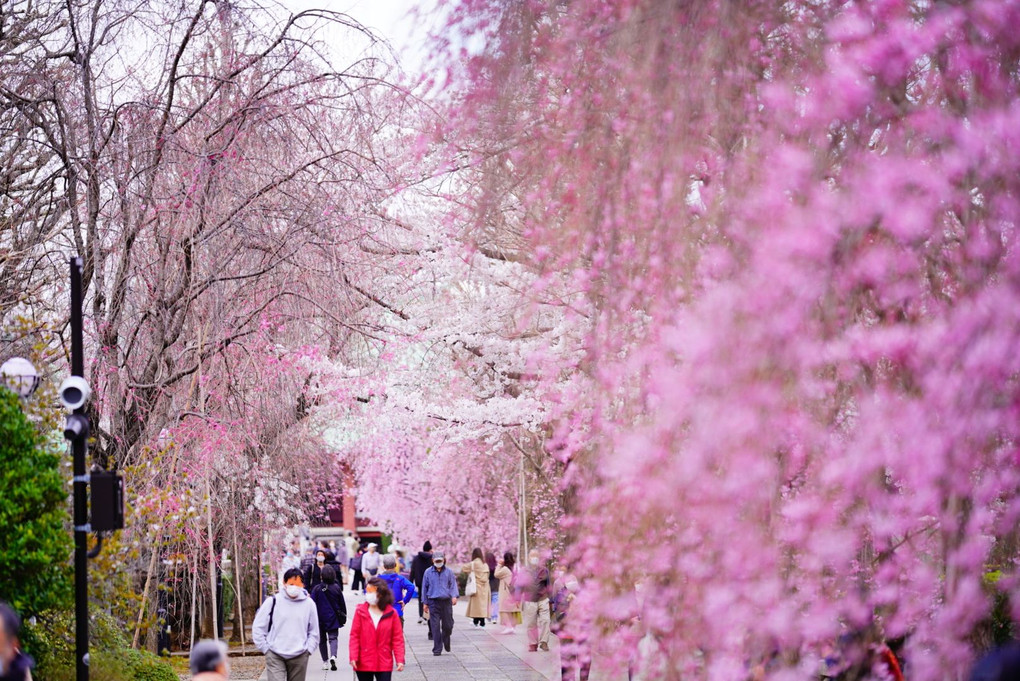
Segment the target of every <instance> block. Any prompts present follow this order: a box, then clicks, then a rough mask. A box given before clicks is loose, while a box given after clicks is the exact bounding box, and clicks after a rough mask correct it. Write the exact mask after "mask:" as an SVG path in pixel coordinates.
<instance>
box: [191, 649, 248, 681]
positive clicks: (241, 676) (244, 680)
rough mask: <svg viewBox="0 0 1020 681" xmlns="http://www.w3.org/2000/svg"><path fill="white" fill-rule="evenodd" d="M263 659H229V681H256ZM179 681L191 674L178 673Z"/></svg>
mask: <svg viewBox="0 0 1020 681" xmlns="http://www.w3.org/2000/svg"><path fill="white" fill-rule="evenodd" d="M265 666H266V665H265V658H263V657H262V656H261V655H258V656H252V657H231V658H230V681H257V680H258V678H259V677H260V676H261V675H262V669H263V668H264V667H265ZM178 676H180V679H181V681H188V679H190V678H191V674H188V673H187V672H184V673H179V674H178Z"/></svg>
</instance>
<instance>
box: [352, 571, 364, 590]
mask: <svg viewBox="0 0 1020 681" xmlns="http://www.w3.org/2000/svg"><path fill="white" fill-rule="evenodd" d="M351 573H352V574H353V575H354V576H353V577H351V591H359V590H362V589H364V588H365V578H364V577H363V576H362V574H361V570H351Z"/></svg>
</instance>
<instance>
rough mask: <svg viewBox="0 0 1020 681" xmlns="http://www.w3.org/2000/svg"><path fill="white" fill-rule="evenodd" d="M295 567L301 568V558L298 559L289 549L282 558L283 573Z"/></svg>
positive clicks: (292, 549)
mask: <svg viewBox="0 0 1020 681" xmlns="http://www.w3.org/2000/svg"><path fill="white" fill-rule="evenodd" d="M296 567H301V558H299V557H298V554H297V552H295V551H294V548H293V547H291V548H289V549H287V554H286V555H285V556H284V557H283V571H284V572H286V571H287V570H290V569H291V568H296Z"/></svg>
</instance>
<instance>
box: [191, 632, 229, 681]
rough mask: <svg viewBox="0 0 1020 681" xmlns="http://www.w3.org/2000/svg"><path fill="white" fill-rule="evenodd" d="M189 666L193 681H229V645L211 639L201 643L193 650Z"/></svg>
mask: <svg viewBox="0 0 1020 681" xmlns="http://www.w3.org/2000/svg"><path fill="white" fill-rule="evenodd" d="M188 666H189V667H190V669H191V681H227V678H228V677H229V676H230V663H229V662H227V644H226V643H224V642H223V641H214V640H213V639H211V638H207V639H203V640H201V641H199V642H198V643H196V644H195V647H194V648H192V649H191V655H190V657H189V660H188Z"/></svg>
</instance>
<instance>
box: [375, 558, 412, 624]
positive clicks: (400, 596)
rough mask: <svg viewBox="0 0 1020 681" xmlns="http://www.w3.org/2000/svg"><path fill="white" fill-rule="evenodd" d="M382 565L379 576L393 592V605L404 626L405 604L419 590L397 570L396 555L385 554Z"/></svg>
mask: <svg viewBox="0 0 1020 681" xmlns="http://www.w3.org/2000/svg"><path fill="white" fill-rule="evenodd" d="M382 567H383V571H382V572H380V573H379V577H380V578H381V579H382V580H383V581H384V582H386V586H388V587H390V591H392V592H393V607H394V608H396V610H397V616H398V617H400V626H404V606H405V605H407V604H408V603H410V602H411V599H412V598H415V597H416V596H417V595H418V590H417V589H415V588H414V584H412V583H411V581H410V580H409V579H407V577H405V576H404V575H402V574H400V573H399V572H397V559H396V557H395V556H392V555H385V556H383V559H382Z"/></svg>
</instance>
